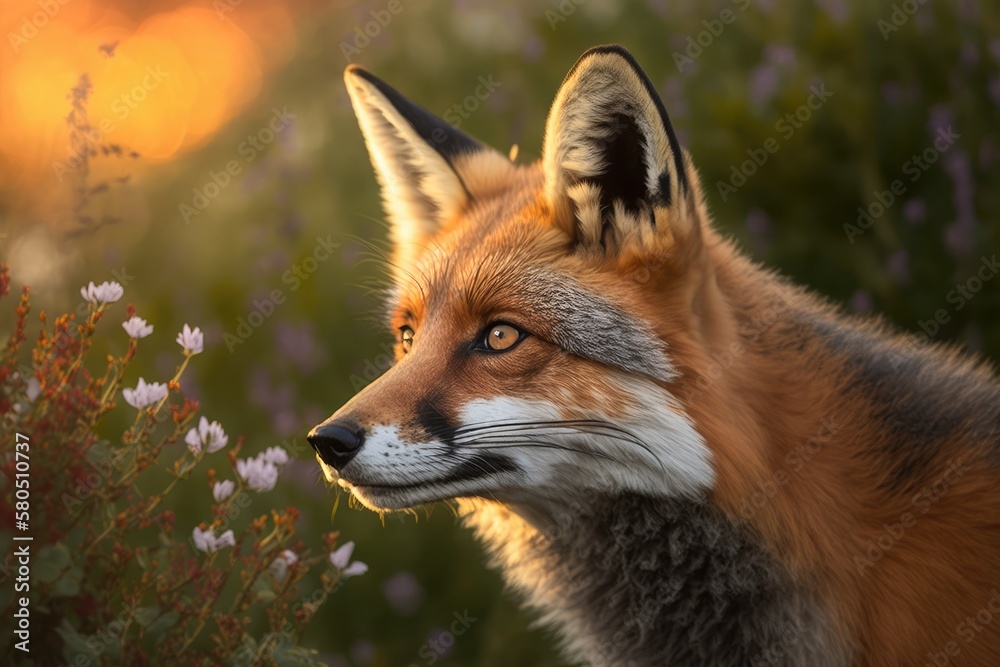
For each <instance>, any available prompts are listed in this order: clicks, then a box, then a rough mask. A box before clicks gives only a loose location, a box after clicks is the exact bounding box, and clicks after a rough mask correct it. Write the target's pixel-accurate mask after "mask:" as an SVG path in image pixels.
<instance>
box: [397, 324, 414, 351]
mask: <svg viewBox="0 0 1000 667" xmlns="http://www.w3.org/2000/svg"><path fill="white" fill-rule="evenodd" d="M399 342H400V344H401V345H402V346H403V352H404V353H406V352H409V351H410V348H411V347H413V329H411V328H410V327H400V328H399Z"/></svg>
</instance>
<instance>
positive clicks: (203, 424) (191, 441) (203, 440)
mask: <svg viewBox="0 0 1000 667" xmlns="http://www.w3.org/2000/svg"><path fill="white" fill-rule="evenodd" d="M184 442H186V443H187V446H188V449H190V450H191V453H192V454H194V455H195V456H197V455H198V454H200V453H201V448H202V447H204V448H205V449H206V450H207V451H208V453H209V454H211V453H212V452H217V451H219V450H220V449H222V448H223V447H225V446H226V443H228V442H229V436H228V435H226V432H225V431H223V430H222V424H220V423H219V422H212V423H211V424H209V423H208V419H207V418H206V417H205V416H204V415H202V417H201V421H199V422H198V426H197V427H195V428H193V429H191V430H190V431H188V432H187V435H186V436H184Z"/></svg>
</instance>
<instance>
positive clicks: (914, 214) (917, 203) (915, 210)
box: [903, 197, 927, 225]
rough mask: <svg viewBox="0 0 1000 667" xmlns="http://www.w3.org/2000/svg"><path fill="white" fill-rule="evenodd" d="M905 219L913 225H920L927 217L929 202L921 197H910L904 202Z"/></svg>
mask: <svg viewBox="0 0 1000 667" xmlns="http://www.w3.org/2000/svg"><path fill="white" fill-rule="evenodd" d="M903 219H904V220H906V221H907V222H908V223H910V224H911V225H919V224H920V223H922V222H924V221H925V220H926V219H927V203H926V202H925V201H924V200H923V199H920V198H917V197H915V198H913V199H908V200H907V201H906V203H905V204H903Z"/></svg>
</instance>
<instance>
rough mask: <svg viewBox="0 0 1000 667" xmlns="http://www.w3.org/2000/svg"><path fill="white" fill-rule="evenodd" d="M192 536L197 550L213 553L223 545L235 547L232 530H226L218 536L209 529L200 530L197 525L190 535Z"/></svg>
mask: <svg viewBox="0 0 1000 667" xmlns="http://www.w3.org/2000/svg"><path fill="white" fill-rule="evenodd" d="M191 537H192V538H194V546H195V547H196V548H197V549H198V550H199V551H204V552H205V553H209V554H211V553H215V552H216V551H218V550H219V549H223V548H225V547H235V546H236V537H235V536H234V535H233V531H231V530H227V531H226V532H224V533H223V534H222V535H219V536H218V537H216V536H215V533H214V532H213V531H211V530H202V529H201V528H199V527H198V526H195V528H194V532H193V533H192V535H191Z"/></svg>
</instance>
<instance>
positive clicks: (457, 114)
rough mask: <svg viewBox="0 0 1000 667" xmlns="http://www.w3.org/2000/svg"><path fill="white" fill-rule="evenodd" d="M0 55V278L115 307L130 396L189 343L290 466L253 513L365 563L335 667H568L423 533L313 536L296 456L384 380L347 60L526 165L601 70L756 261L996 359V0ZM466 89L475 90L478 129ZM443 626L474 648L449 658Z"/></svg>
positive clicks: (746, 9) (24, 34)
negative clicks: (597, 51)
mask: <svg viewBox="0 0 1000 667" xmlns="http://www.w3.org/2000/svg"><path fill="white" fill-rule="evenodd" d="M0 26H2V27H3V31H2V34H3V35H4V36H5V37H4V41H5V42H6V43H5V44H2V45H0V260H3V261H6V262H8V263H9V264H10V265H11V267H12V274H13V282H14V283H15V285H18V284H21V283H27V284H30V285H31V287H32V290H33V295H34V303H35V307H36V308H40V309H44V310H46V311H48V312H51V313H55V312H63V311H66V310H73V309H75V308H76V307H77V305H78V304H79V302H80V299H79V286H80V285H81V284H84V283H85V282H87V281H90V280H94V281H97V282H102V281H104V280H118V281H119V282H122V283H124V284H125V299H124V301H126V302H129V303H132V304H135V305H136V307H137V308H138V313H139V315H140V316H142V317H145V318H146V319H147V320H149V322H150V323H151V324H154V325H155V327H156V333H154V335H153V336H151V337H150V338H148V339H145V340H143V341H142V343H141V344H140V354H139V356H138V359H137V361H136V366H137V368H135V369H132V371H131V372H130V375H131V378H130V379H131V381H132V383H134V381H135V379H136V377H138V376H139V375H142V376H144V377H145V378H147V379H151V378H152V379H157V380H163V379H165V378H166V377H169V375H170V374H171V373H172V371H173V368H174V366H175V365H176V363H177V350H176V349H175V346H174V344H173V342H172V338H173V333H172V332H176V331H178V330H179V329H180V327H181V326H182V325H183V324H184V323H185V322H189V323H191V324H192V325H198V326H201V327H202V328H203V329H204V330H205V332H206V352H205V354H203V355H201V356H199V357H198V358H196V360H195V363H193V364H192V367H191V368H190V369H189V371H188V373H187V376H186V382H187V386H186V389H187V390H188V391H189V392H190V394H191V395H193V396H195V397H197V398H198V399H200V401H201V405H202V408H203V410H204V413H205V414H206V415H207V416H208V417H209V419H218V420H220V421H221V422H222V424H223V425H224V426H225V428H226V430H227V431H228V432H230V433H233V434H245V435H246V436H247V438H248V448H247V450H245V451H249V452H250V453H254V452H256V451H259V450H261V449H263V448H264V447H267V446H269V445H273V444H284V445H285V446H286V447H287V448H289V449H290V450H291V451H292V452H293V453H294V454H295V455H296V456H297V457H298V458H299V459H300V460H299V461H297V462H295V463H294V464H293V465H291V466H289V468H287V469H286V471H285V472H284V473H283V479H282V481H281V482H279V485H278V488H277V489H276V490H275V491H274V492H273V493H272V494H271V495H269V496H268V500H269V502H273V503H274V504H275V506H284V505H296V506H298V507H299V508H301V509H302V512H303V514H302V519H301V523H300V526H299V532H300V534H303V533H308V532H310V531H315V532H319V531H323V530H329V529H331V528H335V529H339V530H341V531H342V534H343V536H344V537H345V538H347V539H354V540H355V541H356V542H357V544H358V546H357V551H356V557H357V558H359V559H361V560H364V561H366V562H368V563H369V564H370V565H371V570H370V572H369V573H368V574H367V575H366V576H364V577H360V578H358V579H352V580H351V581H350V582H349V584H348V585H345V586H344V587H343V588H342V589H341V590H339V591H338V592H337V593H336V595H335V596H334V598H333V599H332V600H331V602H330V603H328V604H327V605H326V606H325V607H324V608H323V609H322V612H321V616H320V617H319V618H318V619H317V621H316V622H315V623H314V624H313V625H312V626H311V629H310V630H309V631H308V632H307V633H306V635H305V636H304V638H303V643H304V644H305V645H307V646H310V647H313V648H316V649H318V650H320V651H321V652H322V653H323V655H324V659H325V660H326V661H327V662H328V664H330V665H336V666H338V667H347V666H357V667H363V666H392V667H396V666H399V665H403V666H409V665H431V664H439V665H453V666H457V665H477V666H485V667H492V666H500V665H511V664H517V665H521V666H522V667H529V666H541V665H560V664H562V663H560V662H559V660H558V659H557V658H556V657H555V652H554V650H553V649H552V644H553V638H552V636H551V635H550V634H548V633H547V631H544V630H539V629H533V628H531V627H530V626H531V623H532V620H533V618H532V616H531V615H530V614H528V613H526V612H522V611H520V610H519V609H518V608H517V605H516V601H515V600H514V599H513V598H512V597H511V596H510V595H509V594H507V593H505V592H503V591H502V589H501V585H500V580H499V576H498V575H497V574H496V573H494V572H492V571H490V570H488V569H487V568H486V567H485V565H484V559H483V557H482V553H481V550H480V549H479V547H478V545H477V544H475V542H474V540H473V538H472V537H471V535H470V534H469V533H467V532H466V531H464V530H463V529H461V527H460V526H458V525H457V521H456V519H455V517H454V515H453V513H452V512H451V510H450V509H449V508H448V507H447V506H444V505H440V506H436V507H433V508H430V509H428V510H427V511H421V512H420V513H418V517H419V518H418V519H415V518H414V517H412V516H394V515H390V516H387V517H385V519H384V525H383V521H382V520H380V518H379V517H378V516H377V515H375V514H372V513H369V512H366V511H360V510H357V509H354V508H351V507H349V506H348V503H347V502H346V498H344V499H342V502H340V503H339V505H338V508H337V511H336V513H331V509H332V508H333V506H334V503H335V501H336V499H337V494H336V492H335V491H333V490H329V489H327V488H326V486H325V484H324V483H323V482H322V481H321V480H320V479H319V476H318V471H317V470H316V465H315V463H314V462H313V461H312V459H311V456H310V452H309V450H308V447H307V445H306V443H305V440H304V437H303V436H304V434H305V433H306V432H307V430H308V429H309V427H311V426H312V425H314V424H316V423H318V422H319V421H320V420H322V419H323V418H325V417H326V416H327V415H328V414H330V413H331V412H332V411H333V410H334V409H335V408H337V407H338V406H339V405H340V404H341V403H342V402H344V401H345V400H346V399H347V398H349V397H350V396H351V395H352V394H353V393H354V392H355V391H356V390H357V389H358V388H360V387H361V386H362V385H363V384H366V383H367V382H368V381H370V379H371V378H373V377H374V376H375V374H376V373H378V372H381V371H382V370H384V369H385V367H386V363H387V361H388V358H389V357H390V356H391V354H387V352H389V344H390V341H391V339H390V336H389V335H388V332H386V331H385V330H384V328H383V327H381V325H380V324H379V320H378V318H379V316H380V310H379V307H380V303H379V300H378V297H377V294H376V292H375V290H374V288H375V287H376V286H377V284H378V281H379V280H381V272H380V270H379V267H378V264H377V262H375V261H373V258H374V254H373V252H372V249H371V244H374V245H375V246H376V247H378V246H384V241H385V236H386V229H385V225H384V223H383V222H382V213H381V210H380V207H379V197H378V192H377V189H376V183H375V179H374V177H373V174H372V170H371V167H370V165H369V162H368V157H367V154H366V152H365V149H364V145H363V143H362V139H361V134H360V132H359V130H358V129H357V126H356V123H355V121H354V118H353V114H352V112H351V108H350V104H349V101H348V98H347V95H346V92H345V90H344V87H343V84H342V79H341V75H342V71H343V69H344V67H345V66H346V65H347V64H348V63H349V62H356V63H360V64H362V65H364V66H366V67H367V68H369V69H371V70H372V71H373V72H375V73H376V74H377V75H378V76H380V77H381V78H383V79H385V80H387V81H388V82H390V83H391V84H393V85H394V86H396V87H397V88H399V89H400V90H401V91H402V92H403V93H404V94H406V95H407V96H409V97H410V98H411V99H413V100H414V101H416V102H418V103H420V104H421V105H423V106H425V107H427V108H428V109H430V110H432V111H434V112H436V113H438V114H439V115H442V116H445V117H446V118H447V119H448V120H449V121H450V122H453V123H456V124H460V125H461V127H462V129H463V130H465V131H467V132H469V133H470V134H473V135H475V136H477V137H479V138H480V139H482V140H483V141H485V142H487V143H490V144H492V145H493V146H495V147H497V148H498V149H500V150H501V151H502V152H507V151H508V150H509V149H510V147H511V146H512V145H514V144H517V145H518V146H519V151H520V157H519V158H518V160H519V161H521V162H529V161H532V160H534V159H536V158H537V157H538V155H539V151H540V148H541V139H542V130H543V127H544V121H545V116H546V113H547V111H548V107H549V104H550V103H551V100H552V97H553V96H554V94H555V92H556V89H557V87H558V85H559V83H560V81H561V80H562V77H563V76H564V75H565V73H566V71H567V70H568V69H569V67H570V66H571V65H572V64H573V62H574V61H575V59H576V58H577V57H578V56H579V55H580V54H581V53H582V52H583V51H584V50H585V49H587V48H588V47H590V46H593V45H595V44H599V43H606V42H618V43H621V44H623V45H625V46H626V47H627V48H629V49H630V50H631V51H632V52H633V53H634V55H635V56H636V58H637V59H638V60H639V62H640V63H641V64H642V65H643V67H644V68H645V69H646V71H647V72H648V73H649V75H650V77H651V79H652V80H653V82H654V84H655V85H656V87H657V88H658V90H659V92H660V94H661V95H662V97H663V99H664V101H665V103H666V107H667V109H668V111H669V113H670V115H671V118H672V120H673V123H674V125H675V127H676V128H677V130H678V133H679V135H680V138H681V141H682V143H683V144H684V145H686V146H687V147H688V148H689V149H690V150H691V152H692V154H693V156H694V159H695V163H696V164H697V166H698V169H699V170H700V172H701V176H702V179H703V182H704V185H705V190H706V194H707V197H708V201H709V204H710V206H711V209H712V211H713V213H714V216H715V221H716V225H717V226H718V227H719V228H720V229H721V230H723V231H724V232H725V233H727V234H729V235H731V236H734V237H736V238H737V239H738V240H739V241H740V242H741V244H742V246H743V247H744V248H745V249H746V251H747V252H748V253H751V254H752V255H753V256H754V257H756V258H757V259H759V260H761V261H764V262H766V263H767V264H769V265H771V266H773V267H776V268H778V269H780V270H781V271H782V272H784V273H785V274H788V275H790V276H791V277H792V278H794V279H795V280H796V281H798V282H800V283H804V284H806V285H809V286H811V287H813V288H815V289H816V290H818V291H820V292H822V293H824V294H826V295H829V297H831V298H832V299H834V300H836V301H838V302H842V303H844V304H846V307H847V308H848V309H849V310H851V311H855V312H867V311H872V312H882V313H885V314H886V315H887V316H888V317H889V318H890V319H891V320H892V321H894V322H895V323H896V324H897V325H898V326H900V327H902V328H904V329H907V330H912V331H921V330H923V331H924V332H925V333H926V334H927V335H928V336H929V337H930V338H932V339H933V340H936V341H954V342H956V343H958V344H959V345H961V346H964V347H965V348H967V349H968V350H970V351H973V352H978V353H982V354H985V355H987V356H990V357H992V358H993V359H996V358H998V356H1000V317H998V314H1000V289H998V282H1000V281H997V280H996V279H995V276H993V275H991V273H990V271H989V270H988V266H989V263H988V262H986V263H985V264H984V258H985V259H986V260H989V259H990V258H991V257H992V256H993V255H994V253H996V251H997V246H998V243H997V234H998V231H1000V169H998V166H1000V127H998V122H997V121H998V119H1000V5H997V4H996V3H993V2H976V1H973V0H957V1H956V2H950V3H940V2H924V3H921V2H918V1H917V0H906V1H905V2H896V3H891V2H888V1H887V0H879V1H877V2H862V1H861V0H817V1H816V2H806V1H796V2H793V1H791V0H732V1H731V0H718V1H714V2H699V3H680V2H668V1H667V0H649V1H647V2H625V1H623V0H543V1H541V2H529V1H528V0H519V1H518V0H507V1H502V2H491V1H488V0H480V1H473V0H455V1H454V2H438V3H428V2H416V1H413V0H391V1H390V0H378V1H376V2H371V3H351V2H339V1H333V2H327V1H320V0H283V1H279V0H214V1H213V0H198V1H190V0H185V1H180V0H175V1H172V0H153V1H150V2H138V1H129V0H104V1H102V2H96V1H90V0H50V1H48V2H46V1H38V0H5V2H4V3H3V5H2V7H0ZM480 77H483V78H486V79H490V78H491V79H492V80H493V81H495V82H497V83H498V84H499V85H497V86H496V87H495V90H494V91H493V92H492V93H490V94H488V95H486V96H484V97H485V99H477V98H475V91H476V88H477V87H478V86H479V85H480ZM816 91H828V93H829V95H826V94H825V93H824V94H823V95H821V96H817V92H816ZM811 95H812V96H813V97H812V98H810V96H811ZM470 96H472V97H470ZM470 100H471V101H470ZM949 128H950V130H949ZM955 135H957V137H956V136H955ZM945 137H948V138H947V139H945ZM936 139H937V140H938V144H937V146H936V147H935V140H936ZM769 141H773V142H775V143H770V144H767V142H769ZM766 144H767V145H770V146H772V147H773V146H774V145H777V146H778V149H777V150H776V151H773V152H767V160H766V162H763V163H761V162H762V160H761V159H760V156H761V150H760V149H761V148H762V147H764V146H765V145H766ZM748 151H749V152H748ZM765 152H766V151H765ZM754 156H756V157H757V160H756V162H753V160H754ZM748 160H750V161H751V162H748ZM897 180H898V181H900V183H899V184H898V187H897V188H896V191H897V192H895V193H893V191H892V187H893V183H894V181H897ZM900 191H901V192H902V194H899V192H900ZM889 195H891V197H892V201H891V202H890V201H889ZM859 209H860V210H859ZM862 214H866V215H867V217H865V215H862ZM859 221H860V222H859ZM276 295H280V299H278V298H276ZM8 310H9V309H4V312H3V313H2V314H0V318H2V319H0V334H2V335H7V333H8V332H9V328H10V322H11V313H10V312H8ZM942 311H943V313H942ZM932 321H933V324H932ZM105 325H106V326H107V327H109V329H108V330H109V331H110V328H114V327H116V326H117V325H116V324H108V323H105ZM120 334H121V332H113V333H110V334H108V336H107V339H108V342H107V345H109V346H112V347H114V348H115V349H118V348H123V347H124V340H121V339H120ZM118 351H119V352H120V351H121V350H120V349H119V350H118ZM120 426H121V425H116V424H108V425H107V428H108V430H109V432H114V429H115V428H116V427H119V428H118V432H119V433H120V431H121V428H120ZM188 502H189V505H184V504H183V503H182V504H181V506H180V507H179V508H178V509H179V511H180V512H181V513H182V514H181V518H180V519H179V523H182V522H183V521H185V520H187V521H188V522H189V523H190V524H191V525H193V524H195V523H197V521H200V520H201V518H200V513H201V512H203V511H204V510H203V507H200V506H199V503H198V502H197V501H196V499H194V498H192V499H190V500H189V501H188ZM184 512H187V515H185V514H184ZM185 517H187V518H185ZM196 517H197V518H196ZM246 518H247V519H249V517H246ZM456 614H457V615H458V616H462V617H465V618H466V619H467V623H465V624H464V625H467V626H468V627H467V629H465V630H464V632H463V633H462V634H460V635H458V636H454V637H450V636H449V635H447V632H448V631H449V628H450V626H452V623H453V621H454V620H455V619H456ZM470 619H474V620H470ZM464 625H460V626H459V627H464ZM442 633H445V634H442Z"/></svg>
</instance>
